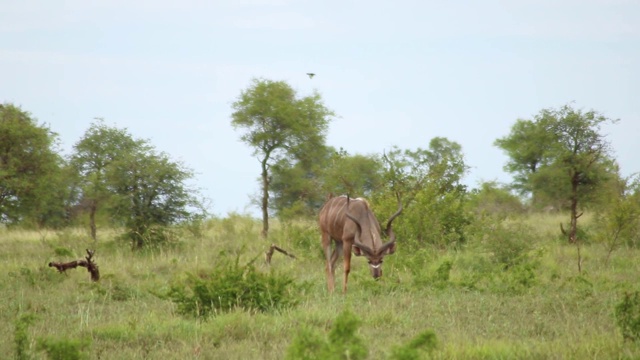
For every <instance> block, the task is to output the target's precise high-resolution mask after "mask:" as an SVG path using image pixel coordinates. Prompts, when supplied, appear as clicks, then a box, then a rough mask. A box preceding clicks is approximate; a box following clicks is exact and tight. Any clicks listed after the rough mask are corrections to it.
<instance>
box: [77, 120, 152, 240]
mask: <svg viewBox="0 0 640 360" xmlns="http://www.w3.org/2000/svg"><path fill="white" fill-rule="evenodd" d="M96 120H97V121H96V122H94V123H92V124H91V125H90V126H89V129H87V131H86V132H85V133H84V136H83V137H82V138H81V139H80V140H79V141H78V142H77V143H76V144H75V145H74V147H73V148H74V153H73V154H72V156H71V165H72V167H73V168H74V169H75V171H76V172H77V174H78V179H79V187H80V192H81V198H80V199H79V202H80V204H81V206H82V207H83V208H86V209H87V210H88V212H89V228H90V231H91V238H92V239H93V240H96V229H97V226H96V213H97V212H98V210H99V207H100V206H101V205H102V204H103V203H104V202H106V201H108V200H109V199H110V198H111V197H112V195H113V193H111V192H110V191H109V188H108V179H107V177H106V173H107V170H108V169H109V166H111V165H112V164H113V163H114V162H115V161H117V160H119V159H121V158H123V157H125V156H126V155H127V154H129V153H131V152H132V151H134V149H136V148H138V147H140V146H142V143H143V142H142V141H140V140H134V139H133V137H132V136H131V135H130V134H129V133H128V132H127V130H126V129H118V128H115V127H108V126H107V125H105V124H104V120H103V119H96Z"/></svg>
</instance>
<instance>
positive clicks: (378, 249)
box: [318, 195, 402, 294]
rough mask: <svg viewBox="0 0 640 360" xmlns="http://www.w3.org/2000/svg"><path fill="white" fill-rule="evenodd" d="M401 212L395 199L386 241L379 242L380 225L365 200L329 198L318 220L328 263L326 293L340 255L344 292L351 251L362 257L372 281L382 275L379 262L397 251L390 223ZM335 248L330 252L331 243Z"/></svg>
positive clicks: (331, 285)
mask: <svg viewBox="0 0 640 360" xmlns="http://www.w3.org/2000/svg"><path fill="white" fill-rule="evenodd" d="M401 212H402V203H401V202H400V197H398V211H396V213H395V214H393V215H392V216H391V218H389V221H387V227H386V229H385V234H386V235H387V236H388V237H389V241H388V242H386V243H384V244H383V243H382V239H381V231H380V224H379V223H378V220H377V219H376V217H375V215H374V214H373V212H372V211H371V209H370V208H369V204H368V203H367V201H366V200H364V199H361V198H357V199H351V198H349V195H346V196H345V195H343V196H338V197H334V198H331V199H329V200H328V201H327V202H326V203H325V204H324V206H323V207H322V209H321V210H320V215H319V219H318V224H319V225H320V231H321V232H322V247H323V249H324V256H325V259H326V262H327V265H326V272H327V286H328V288H329V292H333V290H334V287H335V282H334V278H335V265H336V261H337V260H338V257H340V254H343V257H344V280H343V282H342V292H343V293H345V294H346V292H347V280H348V278H349V272H350V271H351V251H352V249H353V253H354V254H355V255H356V256H361V255H364V256H366V258H367V260H368V262H369V268H370V269H371V275H372V276H373V277H374V278H376V279H377V278H379V277H380V276H382V268H381V266H382V259H383V258H384V256H385V255H388V254H393V253H394V252H395V250H396V237H395V235H394V233H393V230H392V228H391V223H392V222H393V219H395V218H396V217H397V216H398V215H400V213H401ZM331 240H333V241H334V242H335V248H334V249H333V251H331V243H332V241H331Z"/></svg>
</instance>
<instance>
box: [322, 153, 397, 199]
mask: <svg viewBox="0 0 640 360" xmlns="http://www.w3.org/2000/svg"><path fill="white" fill-rule="evenodd" d="M383 170H384V164H383V162H382V159H381V158H380V157H379V156H376V155H360V154H354V155H349V154H348V153H347V152H346V151H345V150H344V149H340V151H337V152H334V153H333V154H332V156H331V157H330V159H329V164H328V166H326V167H325V171H324V173H323V192H324V193H325V194H327V193H334V194H336V195H337V194H356V195H358V196H364V197H370V196H372V195H373V193H374V192H375V191H377V190H378V189H379V188H381V187H382V184H383V175H384V174H383Z"/></svg>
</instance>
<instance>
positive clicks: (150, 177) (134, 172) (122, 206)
mask: <svg viewBox="0 0 640 360" xmlns="http://www.w3.org/2000/svg"><path fill="white" fill-rule="evenodd" d="M192 177H193V171H192V170H190V169H188V168H187V167H185V165H183V164H182V163H181V162H175V161H172V160H171V159H170V158H169V156H168V155H167V154H165V153H158V152H157V151H155V149H154V148H153V147H151V146H149V145H146V146H141V147H138V148H137V149H135V151H131V152H129V153H128V154H127V155H126V156H123V157H121V158H120V159H118V160H117V161H115V162H114V163H113V164H112V166H110V167H109V168H108V171H107V178H108V181H109V190H110V191H111V193H112V194H113V200H112V202H111V203H110V210H109V211H110V214H111V215H112V216H113V218H114V219H116V220H118V221H120V222H122V223H123V224H124V226H125V227H126V229H127V233H126V236H127V237H128V238H129V239H130V240H131V242H132V245H133V247H134V248H142V247H144V246H146V245H150V244H151V245H154V244H160V243H162V242H165V241H167V240H168V235H169V234H168V233H167V230H166V229H165V227H166V226H169V225H172V224H176V223H180V222H185V221H186V222H188V221H193V220H198V219H200V218H202V217H203V216H204V214H205V210H204V209H203V208H202V204H201V202H200V201H199V200H198V199H197V198H196V197H195V196H194V192H195V191H194V189H190V188H189V187H188V186H187V180H189V179H191V178H192Z"/></svg>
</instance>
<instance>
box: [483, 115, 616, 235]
mask: <svg viewBox="0 0 640 360" xmlns="http://www.w3.org/2000/svg"><path fill="white" fill-rule="evenodd" d="M613 122H615V120H611V119H609V118H607V117H605V116H603V115H602V114H600V113H598V112H596V111H593V110H591V111H587V112H583V111H582V110H576V109H573V108H572V107H571V106H569V105H565V106H563V107H561V108H559V109H543V110H542V111H540V113H539V114H537V115H536V116H535V119H534V121H524V120H519V121H518V122H516V125H514V127H513V128H512V131H511V134H510V135H508V136H507V137H505V138H502V139H498V140H497V141H496V143H495V144H496V145H497V146H499V147H501V148H502V149H503V150H505V152H506V153H507V155H509V157H510V161H509V163H508V164H507V166H506V167H505V168H506V170H507V171H510V172H513V173H515V174H516V183H517V184H518V186H519V187H520V188H521V189H526V190H528V191H530V192H531V193H532V194H533V199H534V203H536V202H539V200H540V199H541V198H544V197H546V198H547V199H559V201H561V202H562V205H565V204H566V207H568V208H569V210H570V213H571V214H570V227H569V230H568V232H566V235H567V237H568V238H569V241H570V242H572V243H575V242H576V241H577V239H576V234H577V223H578V218H579V217H580V215H581V214H582V213H581V212H580V211H579V210H580V207H584V206H585V205H586V204H587V203H588V202H589V201H594V200H595V199H597V198H598V196H597V195H598V193H599V192H601V191H602V190H603V189H604V188H606V187H605V186H603V185H604V184H606V183H608V182H610V181H617V178H618V177H617V173H616V171H617V166H616V165H615V162H614V161H613V160H612V159H611V158H610V157H609V155H610V145H609V143H608V142H607V141H606V140H605V136H604V135H603V134H602V133H601V126H602V125H603V124H605V123H613Z"/></svg>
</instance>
